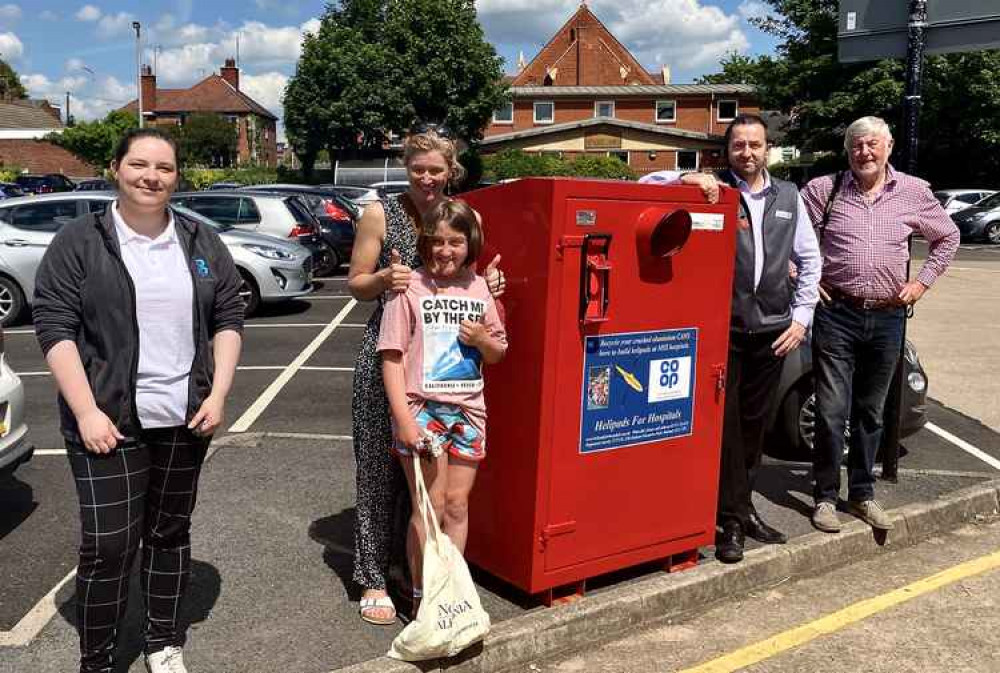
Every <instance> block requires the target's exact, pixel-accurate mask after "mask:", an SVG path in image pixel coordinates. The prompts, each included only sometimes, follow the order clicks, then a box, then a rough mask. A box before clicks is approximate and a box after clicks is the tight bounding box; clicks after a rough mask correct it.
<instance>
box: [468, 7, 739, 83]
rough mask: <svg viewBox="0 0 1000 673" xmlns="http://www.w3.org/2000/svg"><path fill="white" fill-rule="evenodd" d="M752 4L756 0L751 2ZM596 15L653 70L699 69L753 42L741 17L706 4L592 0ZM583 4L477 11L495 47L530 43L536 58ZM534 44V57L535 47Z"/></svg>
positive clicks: (528, 45)
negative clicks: (668, 67) (665, 66)
mask: <svg viewBox="0 0 1000 673" xmlns="http://www.w3.org/2000/svg"><path fill="white" fill-rule="evenodd" d="M748 1H752V0H748ZM588 5H589V7H590V9H591V11H593V13H594V14H595V15H596V16H597V18H598V19H600V20H601V21H602V22H603V23H604V25H605V26H607V28H608V30H610V31H611V33H612V35H614V36H615V37H617V38H618V39H619V40H620V41H621V42H622V43H623V44H625V46H626V47H628V49H629V50H630V51H631V52H632V54H633V55H634V56H635V57H636V58H637V59H638V60H639V62H640V63H642V64H643V65H644V66H645V67H647V68H650V69H652V68H655V66H656V65H658V64H661V63H662V64H667V65H670V66H671V67H672V68H673V69H674V70H675V71H697V70H701V69H704V68H706V67H707V66H711V65H713V64H716V63H718V61H719V59H720V58H721V57H723V56H724V55H725V54H727V53H728V52H731V51H743V50H745V49H747V48H748V47H749V46H750V42H749V40H748V39H747V37H746V35H745V34H744V32H743V28H742V27H741V23H740V17H739V16H738V15H736V14H726V13H725V12H724V11H723V10H722V9H720V8H718V7H715V6H709V5H705V4H704V0H591V1H590V2H589V3H588ZM578 7H579V4H578V3H577V0H478V1H477V2H476V8H477V10H478V12H479V16H480V19H481V20H482V22H483V26H484V28H485V30H486V36H487V39H489V40H490V41H492V42H494V43H495V44H504V43H507V44H515V45H525V47H526V54H525V55H526V56H527V57H528V58H529V59H530V58H531V57H532V56H534V55H535V53H537V51H538V50H540V49H541V47H542V46H543V45H544V44H545V42H546V41H547V40H548V39H549V38H551V37H552V35H553V33H555V31H556V30H558V29H559V27H560V26H562V25H563V24H564V23H565V22H566V21H567V20H568V19H569V18H570V17H571V16H572V15H573V13H574V12H576V10H577V8H578ZM532 45H534V49H535V51H534V53H530V52H529V48H530V47H531V46H532Z"/></svg>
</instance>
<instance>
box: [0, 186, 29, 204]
mask: <svg viewBox="0 0 1000 673" xmlns="http://www.w3.org/2000/svg"><path fill="white" fill-rule="evenodd" d="M18 196H24V190H22V189H21V187H20V186H19V185H16V184H14V183H13V182H0V201H2V200H3V199H13V198H17V197H18Z"/></svg>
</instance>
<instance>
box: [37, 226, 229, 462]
mask: <svg viewBox="0 0 1000 673" xmlns="http://www.w3.org/2000/svg"><path fill="white" fill-rule="evenodd" d="M173 215H174V223H175V228H176V231H177V237H178V240H179V241H180V244H181V248H182V249H183V250H184V254H185V256H186V257H187V261H188V269H189V270H190V271H191V280H192V283H193V288H194V293H193V294H194V301H193V304H194V306H193V307H192V311H193V316H194V320H193V321H192V322H193V326H194V335H193V336H194V345H195V349H194V352H195V355H194V361H193V362H192V363H191V374H190V379H189V384H188V406H187V420H188V421H190V420H191V418H192V417H193V416H194V414H195V413H197V411H198V409H199V408H200V407H201V404H202V402H204V401H205V398H206V397H208V394H209V392H210V391H211V388H212V377H213V376H214V374H215V358H214V356H213V353H212V346H211V339H212V337H214V336H215V335H216V334H217V333H218V332H221V331H223V330H234V331H236V332H240V333H242V331H243V300H242V299H241V298H240V294H239V290H240V283H241V280H240V275H239V272H238V271H237V270H236V265H235V264H233V259H232V257H230V255H229V251H228V250H227V249H226V246H225V244H224V243H223V242H222V240H221V239H220V238H219V235H218V234H217V233H215V232H214V231H212V230H211V229H210V228H209V227H206V226H204V225H202V224H199V223H198V222H196V221H195V220H192V219H189V218H187V217H185V216H183V215H181V214H180V213H177V212H174V213H173ZM135 301H136V300H135V285H134V284H133V283H132V278H131V276H129V273H128V270H127V269H126V267H125V262H124V260H123V259H122V256H121V248H120V247H119V243H118V235H117V232H116V231H115V224H114V216H113V215H112V214H111V208H108V209H107V210H106V211H105V212H104V213H102V214H91V215H85V216H83V217H80V218H77V219H76V220H74V221H72V222H68V223H67V224H66V225H65V226H63V228H62V229H61V230H60V231H59V233H58V234H57V235H56V236H55V238H54V239H53V240H52V243H51V244H50V245H49V247H48V250H47V251H46V252H45V256H44V257H43V258H42V263H41V265H40V266H39V267H38V273H37V275H36V277H35V297H34V301H33V303H32V317H33V318H34V322H35V332H36V334H37V336H38V343H39V344H40V345H41V347H42V352H43V353H44V354H46V355H48V352H49V350H50V349H51V348H52V347H53V346H55V345H56V344H57V343H59V342H60V341H67V340H68V341H73V342H74V343H76V346H77V349H78V350H79V351H80V359H81V360H82V361H83V369H84V371H85V372H86V373H87V381H88V382H89V383H90V389H91V390H92V391H93V393H94V399H95V400H96V401H97V406H98V408H100V410H101V411H103V412H104V413H105V414H107V416H108V418H110V419H111V421H112V422H113V423H114V424H115V426H116V427H117V428H118V431H119V432H121V433H122V434H123V435H125V436H126V437H128V438H135V437H137V436H138V434H139V431H140V430H141V426H140V424H139V414H138V411H137V410H136V403H135V391H136V379H137V370H138V367H139V324H138V322H137V320H136V311H135ZM59 412H60V417H61V427H62V433H63V436H64V437H65V438H66V439H67V440H69V441H72V442H77V443H78V442H80V441H81V438H80V433H79V431H78V428H77V423H76V418H75V417H74V416H73V412H72V410H70V408H69V405H68V404H66V400H64V399H63V398H62V395H60V396H59Z"/></svg>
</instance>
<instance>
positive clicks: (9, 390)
mask: <svg viewBox="0 0 1000 673" xmlns="http://www.w3.org/2000/svg"><path fill="white" fill-rule="evenodd" d="M27 435H28V426H27V425H26V424H25V423H24V385H23V384H22V383H21V378H20V377H19V376H18V375H17V374H15V373H14V370H13V369H11V368H10V365H9V364H7V355H6V353H5V352H4V347H3V330H2V329H0V477H2V476H6V475H9V474H12V473H13V472H14V470H15V469H16V468H17V466H18V465H20V464H21V463H24V462H27V461H28V460H30V459H31V454H32V453H33V452H34V447H33V446H31V444H29V443H28V442H26V441H25V438H26V437H27Z"/></svg>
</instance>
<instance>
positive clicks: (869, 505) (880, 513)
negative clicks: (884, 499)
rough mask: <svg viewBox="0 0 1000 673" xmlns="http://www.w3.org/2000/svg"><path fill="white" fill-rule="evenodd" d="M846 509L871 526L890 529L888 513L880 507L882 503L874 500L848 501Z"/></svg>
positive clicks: (890, 522)
mask: <svg viewBox="0 0 1000 673" xmlns="http://www.w3.org/2000/svg"><path fill="white" fill-rule="evenodd" d="M847 511H848V513H849V514H853V515H854V516H856V517H858V518H859V519H861V520H862V521H864V522H865V523H867V524H868V525H869V526H871V527H872V528H877V529H879V530H892V521H891V520H890V519H889V515H888V514H886V511H885V510H884V509H882V505H880V504H878V503H877V502H875V501H874V500H862V501H860V502H858V501H854V500H852V501H850V502H848V503H847Z"/></svg>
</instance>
